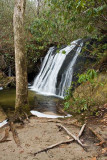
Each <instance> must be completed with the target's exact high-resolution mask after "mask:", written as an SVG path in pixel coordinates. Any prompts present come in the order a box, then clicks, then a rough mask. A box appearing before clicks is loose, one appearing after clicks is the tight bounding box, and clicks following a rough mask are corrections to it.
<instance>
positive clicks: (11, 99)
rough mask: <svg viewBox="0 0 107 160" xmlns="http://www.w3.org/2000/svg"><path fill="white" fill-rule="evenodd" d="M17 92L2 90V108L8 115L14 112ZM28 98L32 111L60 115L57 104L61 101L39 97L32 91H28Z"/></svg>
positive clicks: (0, 100) (0, 96) (49, 97)
mask: <svg viewBox="0 0 107 160" xmlns="http://www.w3.org/2000/svg"><path fill="white" fill-rule="evenodd" d="M15 92H16V91H15V89H4V90H0V106H1V107H2V108H3V110H4V111H5V112H6V113H7V114H8V113H10V112H13V111H14V106H15ZM28 96H29V104H30V109H31V110H36V111H39V112H42V113H51V114H59V110H58V108H57V104H58V102H59V101H61V99H59V98H57V97H52V96H44V95H39V94H37V93H36V92H34V91H31V90H28Z"/></svg>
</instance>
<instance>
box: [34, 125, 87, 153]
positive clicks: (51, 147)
mask: <svg viewBox="0 0 107 160" xmlns="http://www.w3.org/2000/svg"><path fill="white" fill-rule="evenodd" d="M59 126H60V127H62V128H63V127H64V126H62V125H58V127H59ZM85 126H86V125H85V124H84V125H83V126H82V128H81V130H80V132H79V134H78V136H77V137H76V136H74V135H73V134H71V133H70V132H69V131H68V130H67V129H66V128H65V127H64V128H63V129H64V130H65V129H66V132H67V133H69V135H70V136H71V135H73V136H72V137H73V139H70V140H67V141H61V142H59V143H56V144H53V145H51V146H49V147H47V148H45V149H42V150H40V151H37V152H35V153H34V156H36V155H37V154H38V153H41V152H47V151H48V150H50V149H53V148H55V147H58V146H60V145H61V144H69V143H71V142H73V141H74V140H76V141H78V140H79V137H80V136H81V135H82V133H83V131H84V128H85ZM74 137H75V138H74ZM79 141H80V140H79ZM80 143H81V142H80ZM80 143H79V144H80ZM81 144H82V143H81ZM82 147H85V145H83V144H82Z"/></svg>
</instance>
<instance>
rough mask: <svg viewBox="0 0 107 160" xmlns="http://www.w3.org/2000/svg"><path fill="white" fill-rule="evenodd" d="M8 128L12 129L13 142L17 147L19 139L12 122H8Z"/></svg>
mask: <svg viewBox="0 0 107 160" xmlns="http://www.w3.org/2000/svg"><path fill="white" fill-rule="evenodd" d="M10 129H11V131H12V134H13V139H14V141H15V143H16V144H17V146H18V147H19V146H20V140H19V137H18V133H17V131H16V129H15V125H14V123H13V122H10Z"/></svg>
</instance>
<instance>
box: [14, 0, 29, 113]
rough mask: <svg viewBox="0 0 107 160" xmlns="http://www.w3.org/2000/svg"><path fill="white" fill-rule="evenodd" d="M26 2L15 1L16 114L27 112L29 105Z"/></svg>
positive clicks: (24, 0)
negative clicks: (25, 21)
mask: <svg viewBox="0 0 107 160" xmlns="http://www.w3.org/2000/svg"><path fill="white" fill-rule="evenodd" d="M25 6H26V0H15V7H14V16H13V27H14V46H15V69H16V102H15V110H16V112H19V113H22V112H23V111H24V112H27V111H28V109H29V105H28V82H27V64H26V53H25V36H24V12H25Z"/></svg>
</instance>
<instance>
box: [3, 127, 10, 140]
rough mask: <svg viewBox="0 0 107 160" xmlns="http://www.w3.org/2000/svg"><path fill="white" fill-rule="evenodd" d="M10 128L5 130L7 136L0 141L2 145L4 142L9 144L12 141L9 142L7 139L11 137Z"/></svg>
mask: <svg viewBox="0 0 107 160" xmlns="http://www.w3.org/2000/svg"><path fill="white" fill-rule="evenodd" d="M9 129H10V128H9V127H7V128H6V129H5V135H4V137H3V138H2V139H1V140H0V143H3V142H8V141H11V140H7V138H8V137H9Z"/></svg>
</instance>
